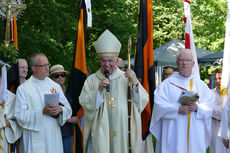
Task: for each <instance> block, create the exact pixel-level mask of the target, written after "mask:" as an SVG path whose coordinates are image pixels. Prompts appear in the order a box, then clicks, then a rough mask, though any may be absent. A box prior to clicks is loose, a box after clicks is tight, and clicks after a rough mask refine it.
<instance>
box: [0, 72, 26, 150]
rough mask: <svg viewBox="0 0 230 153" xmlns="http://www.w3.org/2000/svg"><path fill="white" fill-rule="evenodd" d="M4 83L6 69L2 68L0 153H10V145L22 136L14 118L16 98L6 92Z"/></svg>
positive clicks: (0, 75) (0, 85)
mask: <svg viewBox="0 0 230 153" xmlns="http://www.w3.org/2000/svg"><path fill="white" fill-rule="evenodd" d="M2 71H3V72H2ZM2 76H3V77H2ZM2 78H3V79H2ZM6 82H7V81H6V69H5V68H2V69H0V93H1V94H0V137H1V139H0V153H9V152H11V151H12V150H11V147H10V144H12V143H14V142H15V141H16V140H18V139H19V138H20V137H21V135H22V129H21V127H20V126H19V125H18V124H17V122H16V121H15V117H14V107H15V98H16V96H15V95H14V94H13V93H12V92H10V91H9V90H7V88H6ZM4 87H5V89H4ZM4 92H5V93H4Z"/></svg>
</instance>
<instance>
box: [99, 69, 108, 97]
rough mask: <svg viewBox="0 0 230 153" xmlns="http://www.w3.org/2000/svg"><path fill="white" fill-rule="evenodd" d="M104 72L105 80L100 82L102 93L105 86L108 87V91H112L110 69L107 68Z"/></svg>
mask: <svg viewBox="0 0 230 153" xmlns="http://www.w3.org/2000/svg"><path fill="white" fill-rule="evenodd" d="M104 74H105V78H104V79H103V80H101V81H100V83H99V91H100V93H102V92H103V90H104V89H105V88H106V91H107V92H109V91H110V86H109V84H110V81H109V71H108V70H105V72H104Z"/></svg>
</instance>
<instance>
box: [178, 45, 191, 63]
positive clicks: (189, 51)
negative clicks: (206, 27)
mask: <svg viewBox="0 0 230 153" xmlns="http://www.w3.org/2000/svg"><path fill="white" fill-rule="evenodd" d="M184 53H186V54H190V55H191V57H192V60H193V61H194V55H193V52H192V50H191V49H185V48H182V49H181V50H180V51H179V53H178V54H177V55H176V61H178V59H179V57H180V55H181V54H184Z"/></svg>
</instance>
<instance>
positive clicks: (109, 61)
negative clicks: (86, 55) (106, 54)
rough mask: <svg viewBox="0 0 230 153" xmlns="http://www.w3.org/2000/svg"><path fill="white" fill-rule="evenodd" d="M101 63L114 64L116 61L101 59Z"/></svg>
mask: <svg viewBox="0 0 230 153" xmlns="http://www.w3.org/2000/svg"><path fill="white" fill-rule="evenodd" d="M100 62H101V63H103V64H105V63H113V62H114V59H109V60H104V59H100Z"/></svg>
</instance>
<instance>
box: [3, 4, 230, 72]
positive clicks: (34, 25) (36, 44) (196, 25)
mask: <svg viewBox="0 0 230 153" xmlns="http://www.w3.org/2000/svg"><path fill="white" fill-rule="evenodd" d="M25 3H26V5H27V9H26V10H25V11H24V14H23V15H22V17H21V18H20V19H18V21H17V24H18V40H19V57H21V58H26V59H29V57H30V55H31V54H32V53H35V52H43V53H45V54H46V55H47V56H48V58H49V61H50V63H51V64H52V65H53V64H57V63H59V64H63V65H64V66H65V68H66V69H67V70H70V68H71V65H72V59H73V54H74V48H75V42H76V32H77V24H78V16H79V9H80V6H79V5H80V0H68V1H66V0H48V1H44V0H36V1H31V0H26V1H25ZM91 3H92V13H93V27H92V28H87V31H86V45H87V46H86V56H87V57H86V58H87V66H88V67H90V68H91V69H92V71H93V72H94V71H96V70H97V69H98V66H99V64H98V62H95V61H98V60H97V56H96V53H95V49H94V47H93V45H94V42H95V41H96V40H97V38H98V36H99V35H100V34H101V33H102V32H103V31H104V30H105V29H109V30H110V31H111V32H112V33H114V34H115V35H116V37H117V38H118V39H119V40H120V41H121V43H122V49H121V54H120V57H122V58H124V59H126V56H127V43H128V37H129V36H131V37H132V38H133V41H132V42H133V48H132V50H133V51H132V56H134V54H135V53H134V44H135V42H136V33H137V12H138V0H113V1H111V0H100V1H94V0H92V1H91ZM152 8H153V24H154V25H153V28H154V29H153V30H154V32H153V39H154V40H153V41H154V43H153V44H154V49H156V48H158V47H160V46H161V45H163V44H164V43H166V42H168V41H170V40H172V39H179V40H184V21H183V18H184V3H183V1H182V0H168V1H165V0H153V1H152ZM191 13H192V24H193V32H194V39H195V45H196V46H198V47H201V48H204V49H207V50H211V51H217V50H221V49H223V46H224V36H225V21H226V14H227V4H226V1H225V0H219V1H216V0H191ZM4 34H5V21H1V22H0V42H4Z"/></svg>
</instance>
